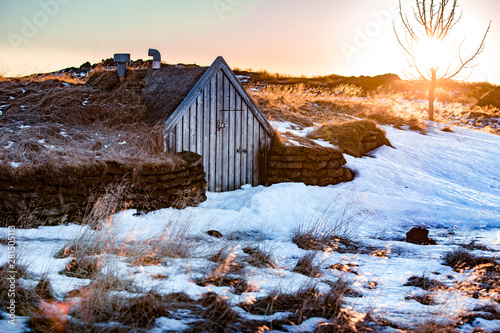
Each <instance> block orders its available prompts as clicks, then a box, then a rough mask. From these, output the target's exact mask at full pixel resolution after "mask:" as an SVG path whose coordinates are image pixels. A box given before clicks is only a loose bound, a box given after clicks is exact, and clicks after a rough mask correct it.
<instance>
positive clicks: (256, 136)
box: [252, 118, 260, 186]
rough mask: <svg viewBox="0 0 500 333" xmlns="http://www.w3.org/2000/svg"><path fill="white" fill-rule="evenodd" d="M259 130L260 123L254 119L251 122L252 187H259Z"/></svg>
mask: <svg viewBox="0 0 500 333" xmlns="http://www.w3.org/2000/svg"><path fill="white" fill-rule="evenodd" d="M259 130H260V123H259V122H258V121H257V119H255V118H254V122H253V149H254V154H253V165H254V169H253V177H252V179H253V184H252V185H253V186H257V185H259V179H260V170H259V155H260V144H259Z"/></svg>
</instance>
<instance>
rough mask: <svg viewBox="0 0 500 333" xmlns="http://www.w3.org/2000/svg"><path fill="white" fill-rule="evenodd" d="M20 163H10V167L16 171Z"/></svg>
mask: <svg viewBox="0 0 500 333" xmlns="http://www.w3.org/2000/svg"><path fill="white" fill-rule="evenodd" d="M21 164H22V163H18V162H10V166H11V167H13V168H14V169H17V168H19V167H20V166H21Z"/></svg>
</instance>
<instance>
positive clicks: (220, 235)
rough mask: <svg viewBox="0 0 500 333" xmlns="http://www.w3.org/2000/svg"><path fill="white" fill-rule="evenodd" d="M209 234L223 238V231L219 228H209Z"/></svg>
mask: <svg viewBox="0 0 500 333" xmlns="http://www.w3.org/2000/svg"><path fill="white" fill-rule="evenodd" d="M207 234H208V235H209V236H212V237H216V238H222V233H221V232H220V231H217V230H208V231H207Z"/></svg>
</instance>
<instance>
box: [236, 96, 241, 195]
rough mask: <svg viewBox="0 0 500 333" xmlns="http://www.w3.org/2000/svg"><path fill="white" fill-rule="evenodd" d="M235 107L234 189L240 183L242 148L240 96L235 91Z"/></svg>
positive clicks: (239, 185)
mask: <svg viewBox="0 0 500 333" xmlns="http://www.w3.org/2000/svg"><path fill="white" fill-rule="evenodd" d="M235 98H236V100H235V108H236V110H238V111H235V113H234V116H235V118H234V123H235V128H234V133H235V135H234V137H235V138H234V139H235V141H234V147H235V149H236V152H235V155H234V187H235V189H239V188H240V187H241V185H243V184H242V183H241V155H243V152H242V149H241V116H242V111H240V110H241V96H240V95H239V94H238V93H236V96H235Z"/></svg>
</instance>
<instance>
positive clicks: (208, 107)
mask: <svg viewBox="0 0 500 333" xmlns="http://www.w3.org/2000/svg"><path fill="white" fill-rule="evenodd" d="M202 71H203V73H202ZM191 72H192V73H190V74H188V71H185V73H184V74H185V75H184V76H185V77H187V78H189V79H188V80H187V81H189V80H191V81H192V82H191V83H194V85H191V88H190V89H188V86H190V84H187V85H186V84H185V83H186V80H184V81H182V80H181V81H182V82H178V83H177V84H176V85H177V86H178V87H174V89H177V88H182V86H183V84H184V87H183V88H182V89H183V90H184V92H187V91H188V90H189V92H188V93H187V95H185V96H184V98H182V101H180V104H178V106H177V107H175V110H174V111H173V112H172V113H171V114H170V115H169V116H168V119H166V121H165V128H164V140H165V150H166V151H168V152H171V153H176V152H182V151H192V152H195V153H197V154H199V155H201V156H202V157H203V166H204V168H205V173H206V179H207V182H208V190H209V191H216V192H219V191H233V190H236V189H239V188H240V187H241V186H242V185H245V184H252V185H254V186H255V185H259V184H264V183H265V180H266V178H267V165H268V158H269V157H268V154H269V148H270V145H271V139H272V136H273V129H272V127H271V126H270V124H269V123H268V121H267V120H266V118H265V117H264V115H263V114H262V113H261V112H260V110H259V109H258V107H257V106H256V105H255V103H254V102H253V100H252V99H251V97H250V96H249V95H248V93H247V92H246V90H245V88H243V86H242V85H241V83H240V82H239V80H238V79H237V78H236V76H235V75H234V73H233V72H232V70H231V69H230V68H229V66H228V65H227V63H226V62H225V61H224V59H223V58H222V57H218V58H217V59H216V60H215V61H214V63H213V64H212V65H211V66H210V67H208V68H204V69H200V68H197V69H196V70H194V69H192V71H191ZM193 81H194V82H193ZM180 95H183V94H182V93H181V94H180ZM180 97H181V96H177V98H180ZM172 103H174V104H176V102H175V101H173V102H172Z"/></svg>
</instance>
